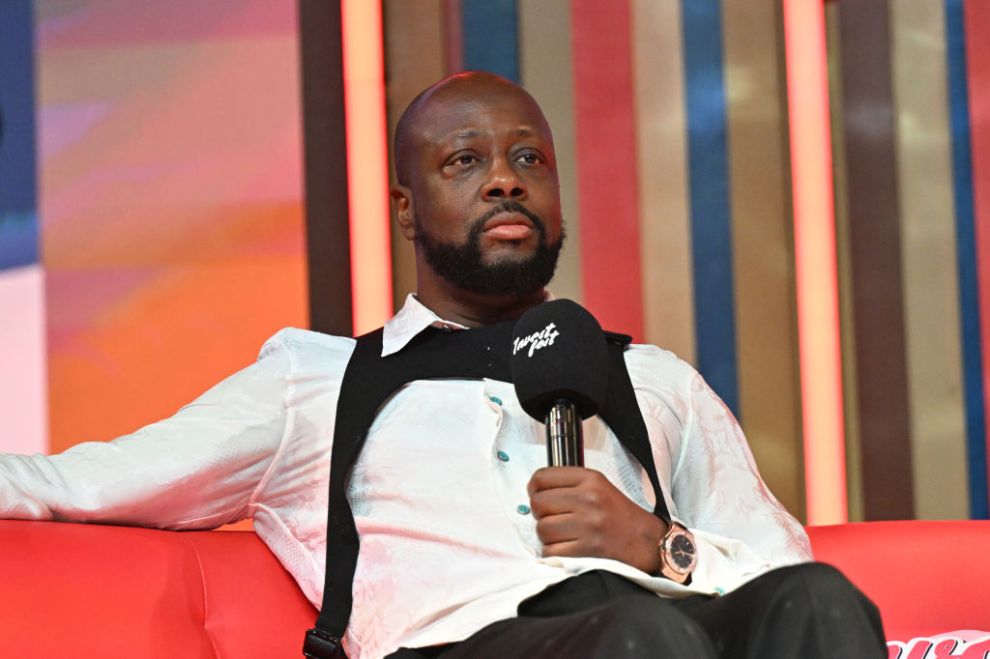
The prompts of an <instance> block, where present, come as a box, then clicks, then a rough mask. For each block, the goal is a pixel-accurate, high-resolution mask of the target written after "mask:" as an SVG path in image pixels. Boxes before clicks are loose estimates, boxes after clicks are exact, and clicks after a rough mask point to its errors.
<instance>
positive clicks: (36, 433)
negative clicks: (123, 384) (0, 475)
mask: <svg viewBox="0 0 990 659" xmlns="http://www.w3.org/2000/svg"><path fill="white" fill-rule="evenodd" d="M34 55H35V54H34V25H33V16H32V12H31V2H30V0H12V1H9V2H6V3H4V5H3V9H2V10H0V364H2V366H0V372H2V373H3V375H2V376H0V419H3V425H4V429H3V433H2V435H0V451H8V452H15V453H47V452H48V395H47V390H46V372H45V370H46V363H45V362H46V360H45V326H44V323H45V309H44V299H45V298H44V271H43V270H42V267H41V264H39V263H38V260H39V250H38V213H37V180H36V173H35V172H36V164H35V163H36V156H35V154H36V129H35V103H34V98H35V94H34Z"/></svg>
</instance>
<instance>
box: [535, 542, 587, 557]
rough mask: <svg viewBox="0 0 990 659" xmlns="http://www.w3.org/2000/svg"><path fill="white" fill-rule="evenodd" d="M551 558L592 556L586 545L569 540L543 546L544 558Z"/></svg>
mask: <svg viewBox="0 0 990 659" xmlns="http://www.w3.org/2000/svg"><path fill="white" fill-rule="evenodd" d="M551 556H590V554H589V553H588V551H587V549H585V547H584V545H583V544H582V543H581V542H580V541H578V540H567V541H565V542H555V543H553V544H550V545H543V557H544V558H549V557H551Z"/></svg>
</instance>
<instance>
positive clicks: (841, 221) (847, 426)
mask: <svg viewBox="0 0 990 659" xmlns="http://www.w3.org/2000/svg"><path fill="white" fill-rule="evenodd" d="M825 29H826V39H827V51H828V98H829V106H830V109H831V112H830V113H829V126H830V130H831V134H832V135H834V136H836V137H835V140H836V142H835V148H834V149H833V150H832V153H831V155H832V174H833V188H834V193H833V194H830V195H829V198H832V197H834V203H835V258H836V281H837V283H838V290H839V291H840V292H841V293H842V294H841V295H840V296H839V300H838V302H839V305H838V306H839V309H838V312H839V321H840V322H839V332H840V345H841V350H840V353H841V371H842V372H841V378H842V380H841V392H842V397H841V403H842V410H843V420H844V424H843V426H842V427H841V431H842V432H844V435H845V446H844V448H845V453H846V456H845V464H844V466H845V468H846V493H847V497H848V500H847V507H848V517H849V521H853V522H861V521H863V520H864V519H865V512H864V504H863V496H864V492H863V469H862V459H861V456H862V451H861V450H860V441H859V406H858V404H857V401H858V400H859V396H858V395H857V393H858V388H857V387H856V382H857V378H856V359H855V354H856V323H855V318H854V313H853V303H852V302H853V301H852V295H851V294H849V293H848V292H849V291H851V290H852V276H853V275H852V257H851V255H850V254H851V249H852V248H851V247H850V245H849V241H850V228H849V204H848V203H847V199H848V193H847V191H848V187H849V186H848V184H847V183H846V178H847V177H846V152H845V149H843V148H842V137H841V136H842V135H845V132H846V131H845V113H844V112H843V107H844V106H843V99H842V64H843V62H842V39H841V38H840V35H839V6H838V4H836V3H834V2H829V3H826V4H825ZM804 388H805V389H806V387H804ZM840 439H841V438H840ZM806 461H807V457H806ZM805 477H806V478H807V474H806V476H805Z"/></svg>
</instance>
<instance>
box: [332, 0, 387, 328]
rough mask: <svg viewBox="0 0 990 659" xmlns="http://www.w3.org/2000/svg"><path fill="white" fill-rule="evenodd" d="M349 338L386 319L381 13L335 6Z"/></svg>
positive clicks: (361, 5)
mask: <svg viewBox="0 0 990 659" xmlns="http://www.w3.org/2000/svg"><path fill="white" fill-rule="evenodd" d="M341 42H342V47H343V53H344V58H343V63H344V109H345V112H346V116H347V198H348V214H349V217H350V234H351V289H352V296H351V303H352V306H353V309H354V335H355V336H357V335H359V334H364V333H365V332H370V331H371V330H373V329H375V328H376V327H381V326H382V324H384V323H385V321H386V320H388V318H389V316H391V315H392V271H391V268H392V256H391V253H390V252H391V238H390V236H389V228H390V216H389V201H388V199H389V197H388V147H387V146H386V144H385V137H386V135H387V131H386V128H385V126H386V121H385V83H384V75H385V65H384V56H383V54H382V8H381V4H380V3H377V2H365V1H364V0H342V1H341Z"/></svg>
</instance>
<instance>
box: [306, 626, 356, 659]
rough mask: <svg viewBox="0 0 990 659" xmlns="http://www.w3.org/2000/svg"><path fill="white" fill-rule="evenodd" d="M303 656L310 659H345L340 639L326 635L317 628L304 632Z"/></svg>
mask: <svg viewBox="0 0 990 659" xmlns="http://www.w3.org/2000/svg"><path fill="white" fill-rule="evenodd" d="M303 656H305V657H310V659H347V655H346V654H344V648H343V646H342V645H341V644H340V638H338V637H336V636H333V635H331V634H328V633H327V632H325V631H323V630H322V629H320V628H319V627H313V628H312V629H310V630H309V631H308V632H306V641H305V642H304V643H303Z"/></svg>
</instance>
